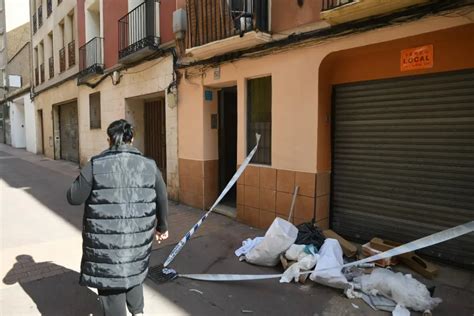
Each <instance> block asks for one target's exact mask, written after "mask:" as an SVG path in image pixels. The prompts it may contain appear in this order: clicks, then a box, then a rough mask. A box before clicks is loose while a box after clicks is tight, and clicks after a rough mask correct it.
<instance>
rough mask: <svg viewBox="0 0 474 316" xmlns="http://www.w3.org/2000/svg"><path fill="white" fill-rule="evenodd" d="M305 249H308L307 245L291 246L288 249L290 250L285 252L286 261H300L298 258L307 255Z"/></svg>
mask: <svg viewBox="0 0 474 316" xmlns="http://www.w3.org/2000/svg"><path fill="white" fill-rule="evenodd" d="M305 247H306V246H305V245H296V244H293V245H291V246H290V248H288V250H287V251H286V252H285V257H286V259H288V260H292V261H298V258H299V257H300V256H301V255H306V253H305V252H304V248H305Z"/></svg>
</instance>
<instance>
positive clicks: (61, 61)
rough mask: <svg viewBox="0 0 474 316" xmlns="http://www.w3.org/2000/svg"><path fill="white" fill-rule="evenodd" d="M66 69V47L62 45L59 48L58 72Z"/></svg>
mask: <svg viewBox="0 0 474 316" xmlns="http://www.w3.org/2000/svg"><path fill="white" fill-rule="evenodd" d="M65 71H66V48H65V47H63V48H61V49H60V50H59V73H63V72H65Z"/></svg>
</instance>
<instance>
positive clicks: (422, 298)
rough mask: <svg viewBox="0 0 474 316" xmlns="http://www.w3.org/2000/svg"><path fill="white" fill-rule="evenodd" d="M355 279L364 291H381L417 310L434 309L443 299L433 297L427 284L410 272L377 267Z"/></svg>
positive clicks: (403, 304) (372, 292)
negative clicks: (396, 271)
mask: <svg viewBox="0 0 474 316" xmlns="http://www.w3.org/2000/svg"><path fill="white" fill-rule="evenodd" d="M354 281H355V282H359V283H360V286H361V289H362V291H363V292H364V293H369V294H373V295H376V294H378V293H380V294H382V295H384V296H387V297H390V298H391V299H393V300H394V301H395V302H397V303H398V304H400V305H402V306H404V307H406V308H409V309H413V310H415V311H420V312H422V311H424V310H427V309H428V310H432V309H433V308H435V307H436V306H438V304H439V303H441V301H442V300H441V299H440V298H433V297H431V296H430V292H429V291H428V289H427V288H426V286H425V285H424V284H422V283H420V282H419V281H417V280H415V279H413V278H412V276H411V275H410V274H406V275H404V274H402V273H400V272H399V273H394V272H392V271H390V270H387V269H380V268H377V269H374V271H372V273H371V274H370V275H363V276H361V277H360V278H356V279H355V280H354Z"/></svg>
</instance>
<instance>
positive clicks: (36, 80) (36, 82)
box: [35, 67, 40, 86]
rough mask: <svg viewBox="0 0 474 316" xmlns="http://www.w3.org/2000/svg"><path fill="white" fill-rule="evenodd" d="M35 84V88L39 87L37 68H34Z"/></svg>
mask: <svg viewBox="0 0 474 316" xmlns="http://www.w3.org/2000/svg"><path fill="white" fill-rule="evenodd" d="M35 84H36V85H37V86H39V84H40V81H39V70H38V67H36V68H35Z"/></svg>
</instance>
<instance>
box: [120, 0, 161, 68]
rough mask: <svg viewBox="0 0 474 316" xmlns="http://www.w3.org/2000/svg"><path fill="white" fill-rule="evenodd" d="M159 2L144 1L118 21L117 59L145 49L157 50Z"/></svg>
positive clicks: (158, 42)
mask: <svg viewBox="0 0 474 316" xmlns="http://www.w3.org/2000/svg"><path fill="white" fill-rule="evenodd" d="M158 8H159V2H158V1H156V0H146V1H145V2H144V3H142V4H140V5H139V6H138V7H136V8H135V9H133V10H132V11H130V12H128V13H127V14H126V15H125V16H124V17H122V18H121V19H120V20H119V21H118V32H119V59H124V58H127V57H128V56H130V55H132V54H134V53H137V52H139V51H142V50H145V49H151V50H155V51H156V50H158V47H159V45H160V38H159V36H158V34H157V32H156V23H157V18H159V17H157V16H156V12H157V11H158V10H157V9H158Z"/></svg>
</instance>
